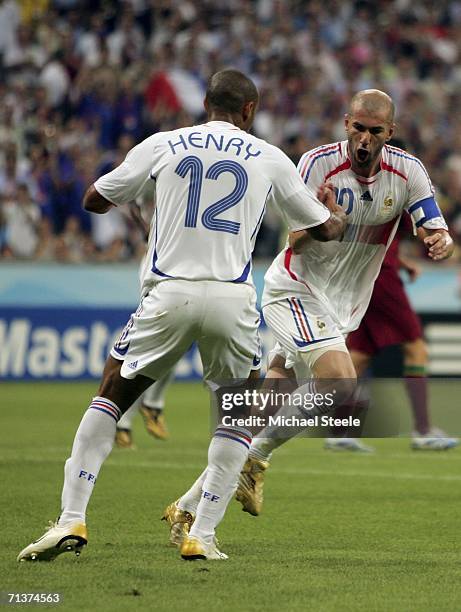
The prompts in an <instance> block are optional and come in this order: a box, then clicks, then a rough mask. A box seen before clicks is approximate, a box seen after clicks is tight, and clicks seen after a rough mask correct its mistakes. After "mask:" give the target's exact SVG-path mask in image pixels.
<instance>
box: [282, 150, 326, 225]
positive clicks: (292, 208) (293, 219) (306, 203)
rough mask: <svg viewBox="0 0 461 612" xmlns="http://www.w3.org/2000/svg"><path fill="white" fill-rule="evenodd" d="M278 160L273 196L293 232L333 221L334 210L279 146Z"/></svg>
mask: <svg viewBox="0 0 461 612" xmlns="http://www.w3.org/2000/svg"><path fill="white" fill-rule="evenodd" d="M275 152H276V153H275ZM274 158H276V159H275V160H274V162H273V165H274V172H273V176H272V186H273V190H272V194H271V195H272V198H273V200H274V202H275V204H276V206H277V207H278V209H279V210H280V212H281V214H282V216H283V217H284V220H285V223H286V224H287V226H288V228H289V230H290V231H298V230H301V229H306V228H309V227H315V226H316V225H321V224H322V223H325V221H327V219H329V218H330V211H329V210H328V208H327V207H326V206H324V205H323V204H322V203H321V202H320V200H318V199H317V197H316V196H315V194H314V192H313V191H312V190H311V189H310V188H309V187H307V186H306V185H305V184H304V182H303V180H302V178H301V177H300V175H299V173H298V171H297V169H296V166H295V165H294V164H293V162H292V161H291V160H290V159H289V158H288V157H287V156H286V155H285V154H284V153H282V151H280V150H278V149H276V148H275V147H274Z"/></svg>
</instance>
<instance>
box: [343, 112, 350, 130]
mask: <svg viewBox="0 0 461 612" xmlns="http://www.w3.org/2000/svg"><path fill="white" fill-rule="evenodd" d="M344 127H345V129H346V133H347V130H348V129H349V115H348V113H346V114H345V115H344Z"/></svg>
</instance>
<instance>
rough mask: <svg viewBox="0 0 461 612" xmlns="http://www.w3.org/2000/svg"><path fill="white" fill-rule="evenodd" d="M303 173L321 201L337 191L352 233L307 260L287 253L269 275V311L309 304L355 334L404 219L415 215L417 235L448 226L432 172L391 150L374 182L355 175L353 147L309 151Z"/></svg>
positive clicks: (319, 245) (312, 248)
mask: <svg viewBox="0 0 461 612" xmlns="http://www.w3.org/2000/svg"><path fill="white" fill-rule="evenodd" d="M298 170H299V173H300V175H301V177H302V179H303V180H304V182H305V184H306V185H307V186H309V187H310V188H311V189H312V190H313V191H314V193H315V191H316V190H317V189H318V187H319V186H320V185H321V184H323V183H324V182H325V181H331V182H332V183H333V185H334V187H335V191H336V194H337V203H338V204H339V205H341V206H342V207H343V208H344V210H345V212H346V214H347V220H348V225H347V227H346V231H345V234H344V238H343V239H342V241H341V242H338V241H331V242H317V241H314V240H313V241H312V242H311V243H309V244H308V245H307V246H306V247H305V248H304V249H303V252H302V253H301V254H299V255H295V254H294V253H293V252H292V250H291V249H290V248H289V246H288V245H287V246H286V247H285V249H284V250H283V251H282V252H281V253H279V255H278V256H277V257H276V259H275V260H274V262H273V263H272V265H271V266H270V268H269V270H268V271H267V273H266V276H265V289H264V294H263V307H264V306H265V305H267V304H269V303H271V302H274V301H278V300H281V299H285V298H287V297H292V296H299V297H301V298H303V297H305V298H307V299H308V300H310V301H311V302H312V303H316V304H318V308H319V311H322V312H324V313H327V314H329V315H330V316H331V317H332V319H333V321H335V323H336V324H337V325H338V327H339V329H340V330H341V331H342V332H343V333H347V332H349V331H352V330H354V329H356V328H357V327H358V325H359V324H360V321H361V319H362V317H363V315H364V314H365V311H366V309H367V306H368V303H369V301H370V297H371V293H372V291H373V284H374V281H375V279H376V277H377V275H378V273H379V270H380V268H381V263H382V261H383V258H384V255H385V253H386V250H387V248H388V246H389V245H390V243H391V242H392V239H393V237H394V234H395V232H396V230H397V227H398V225H399V222H400V217H401V215H402V213H403V211H404V210H407V211H408V212H409V213H410V214H411V216H412V219H413V223H414V224H415V225H416V227H421V226H422V227H424V228H427V229H447V225H446V223H445V220H444V218H443V215H442V213H441V212H440V209H439V207H438V205H437V203H436V201H435V198H434V188H433V186H432V183H431V181H430V179H429V176H428V174H427V172H426V169H425V168H424V166H423V164H422V163H421V162H420V160H419V159H417V158H416V157H414V156H413V155H410V154H409V153H407V152H406V151H404V150H402V149H398V148H396V147H391V146H389V145H385V146H384V147H383V150H382V156H381V164H380V168H379V170H378V172H377V173H376V174H375V175H374V176H372V177H370V178H364V177H362V176H359V175H357V174H355V172H353V171H352V169H351V161H350V159H349V156H348V148H347V141H343V142H336V143H332V144H328V145H324V146H322V147H317V148H316V149H313V150H311V151H308V152H307V153H305V154H304V155H303V156H302V157H301V159H300V161H299V164H298Z"/></svg>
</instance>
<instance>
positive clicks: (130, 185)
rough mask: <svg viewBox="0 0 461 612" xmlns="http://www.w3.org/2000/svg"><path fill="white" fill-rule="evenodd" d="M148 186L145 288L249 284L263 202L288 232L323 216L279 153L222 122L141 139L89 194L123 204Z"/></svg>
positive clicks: (320, 220) (321, 208)
mask: <svg viewBox="0 0 461 612" xmlns="http://www.w3.org/2000/svg"><path fill="white" fill-rule="evenodd" d="M152 181H154V182H155V199H156V206H155V212H154V216H153V220H152V224H151V235H150V239H149V250H148V255H147V261H149V263H150V265H149V267H148V268H147V269H146V270H145V271H144V285H145V286H146V287H147V286H149V284H150V283H152V282H153V281H160V280H165V279H169V278H180V279H186V280H218V281H233V282H251V253H252V251H253V246H254V242H255V240H256V235H257V233H258V230H259V227H260V225H261V221H262V218H263V216H264V212H265V210H266V206H267V205H268V204H269V203H275V204H276V205H277V207H278V208H279V210H280V211H281V212H282V213H283V214H284V216H285V218H286V222H287V223H288V226H289V227H290V229H292V230H296V229H301V228H305V227H312V226H315V225H319V224H321V223H324V222H325V221H326V220H327V219H328V218H329V216H330V212H329V211H328V209H327V208H326V207H325V206H324V205H323V204H321V203H320V202H319V201H318V200H317V199H316V198H315V196H314V195H311V193H310V192H309V191H308V190H307V189H306V187H305V185H304V183H303V181H302V179H301V177H300V176H299V173H298V172H297V171H296V168H295V166H294V164H293V163H292V162H291V161H290V160H289V159H288V157H287V156H286V155H285V154H284V153H282V151H280V149H277V148H276V147H274V146H272V145H270V144H268V143H267V142H265V141H264V140H260V139H259V138H256V137H254V136H252V135H250V134H248V133H247V132H244V131H242V130H240V129H239V128H237V127H236V126H234V125H232V124H231V123H227V122H225V121H210V122H208V123H206V124H204V125H196V126H193V127H188V128H180V129H178V130H174V131H171V132H161V133H158V134H155V135H153V136H151V137H149V138H147V139H146V140H144V141H143V142H142V143H141V144H139V145H137V146H136V147H134V148H133V149H132V150H131V151H130V152H129V153H128V155H127V157H126V159H125V161H124V162H123V163H122V164H121V165H120V166H119V167H118V168H116V169H115V170H113V171H112V172H110V173H109V174H106V175H105V176H103V177H101V178H100V179H98V180H97V181H96V183H95V188H96V189H97V191H98V192H99V193H100V194H101V195H102V196H104V197H105V198H106V199H107V200H109V201H111V202H113V203H114V204H123V203H126V202H128V201H130V200H133V199H135V198H136V197H137V196H139V194H140V193H142V192H143V190H145V188H146V186H147V184H148V183H149V182H152Z"/></svg>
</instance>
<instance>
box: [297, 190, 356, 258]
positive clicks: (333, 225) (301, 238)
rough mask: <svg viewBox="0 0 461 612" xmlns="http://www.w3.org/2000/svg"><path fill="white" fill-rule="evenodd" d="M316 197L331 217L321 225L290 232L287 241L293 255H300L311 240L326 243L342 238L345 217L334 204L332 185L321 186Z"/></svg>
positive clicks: (340, 209) (345, 221)
mask: <svg viewBox="0 0 461 612" xmlns="http://www.w3.org/2000/svg"><path fill="white" fill-rule="evenodd" d="M317 197H318V199H319V200H320V201H321V202H322V204H325V206H326V207H327V208H328V209H329V210H330V212H331V216H330V218H329V219H327V220H326V221H325V223H322V224H321V225H316V226H315V227H311V228H309V229H304V230H300V231H298V232H290V234H289V236H288V241H289V244H290V247H291V248H292V250H293V252H294V253H295V254H297V253H300V252H301V251H302V250H303V248H304V246H305V245H306V244H307V243H308V242H309V241H310V240H311V239H314V240H319V241H320V242H328V241H330V240H341V238H342V237H343V234H344V230H345V229H346V224H347V216H346V213H345V212H344V210H343V209H342V208H341V206H338V205H337V204H336V195H335V192H334V190H333V185H332V184H331V183H326V184H325V185H321V186H320V187H319V190H318V191H317Z"/></svg>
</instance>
